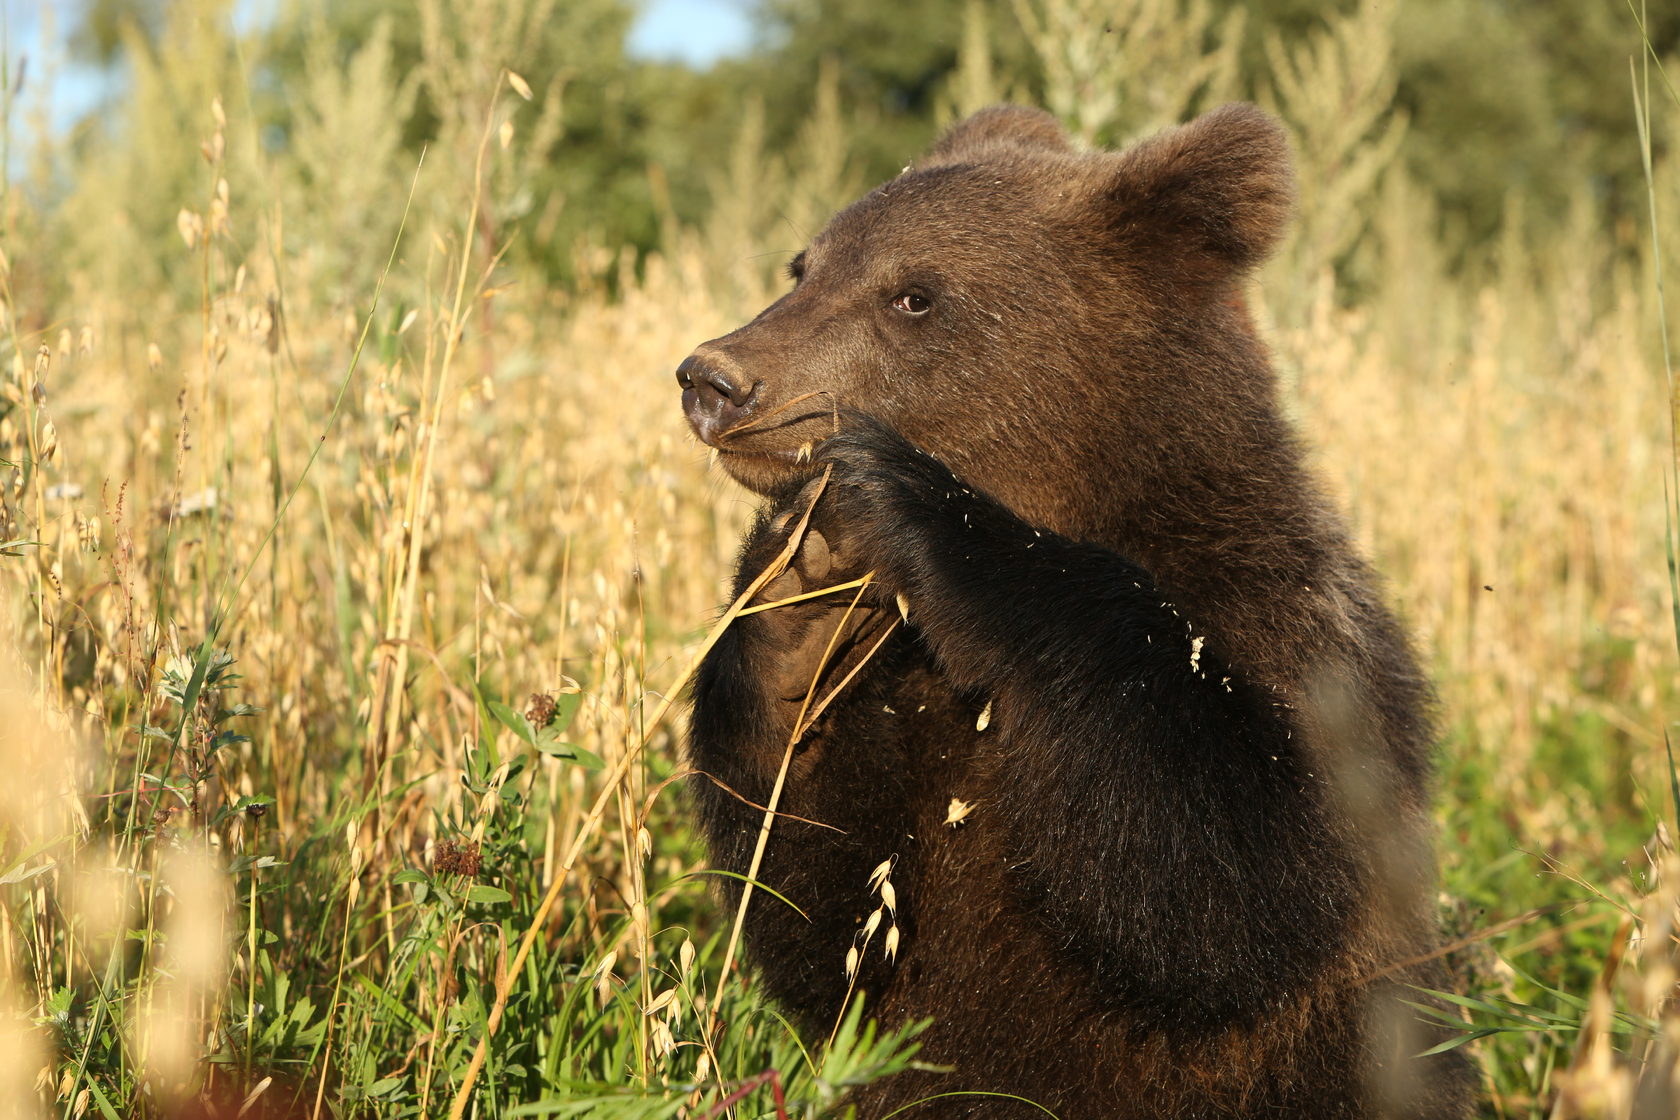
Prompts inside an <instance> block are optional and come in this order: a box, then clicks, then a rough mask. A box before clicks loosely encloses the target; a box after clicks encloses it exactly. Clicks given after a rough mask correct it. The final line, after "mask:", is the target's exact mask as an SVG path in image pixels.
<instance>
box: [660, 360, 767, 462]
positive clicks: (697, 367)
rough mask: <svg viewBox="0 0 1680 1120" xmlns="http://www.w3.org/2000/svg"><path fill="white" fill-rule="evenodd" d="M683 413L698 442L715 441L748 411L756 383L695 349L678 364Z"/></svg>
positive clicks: (742, 418)
mask: <svg viewBox="0 0 1680 1120" xmlns="http://www.w3.org/2000/svg"><path fill="white" fill-rule="evenodd" d="M677 384H679V385H681V386H682V391H683V394H682V402H683V412H684V414H685V415H687V416H688V423H689V426H690V427H692V428H693V429H694V434H695V435H697V436H699V437H700V442H701V443H706V444H715V443H716V442H717V440H718V438H719V437H720V436H723V435H726V434H728V432H729V430H730V429H731V428H732V427H734V426H735V425H736V424H739V423H740V422H741V421H742V420H744V419H745V418H746V416H747V413H748V412H749V411H751V409H752V405H753V401H754V400H755V399H756V398H757V396H758V385H757V384H756V383H749V382H748V380H747V378H746V377H744V376H742V374H741V373H740V371H738V370H733V369H730V368H729V367H728V366H727V365H726V364H725V363H724V362H722V361H719V360H718V359H717V358H716V357H715V356H713V355H708V354H705V353H703V352H702V351H700V350H696V351H695V352H694V353H692V354H690V355H689V356H688V357H686V358H684V359H683V362H682V365H680V366H678V367H677Z"/></svg>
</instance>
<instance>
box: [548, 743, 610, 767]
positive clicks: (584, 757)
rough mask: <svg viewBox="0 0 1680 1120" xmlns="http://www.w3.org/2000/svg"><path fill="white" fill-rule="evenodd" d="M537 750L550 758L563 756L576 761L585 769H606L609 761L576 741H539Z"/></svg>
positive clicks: (569, 760) (567, 759)
mask: <svg viewBox="0 0 1680 1120" xmlns="http://www.w3.org/2000/svg"><path fill="white" fill-rule="evenodd" d="M536 746H537V750H539V751H541V752H542V753H543V754H546V755H548V756H549V757H550V758H563V759H565V760H566V761H567V762H575V763H577V764H578V765H579V766H581V767H583V768H584V769H585V770H604V769H606V765H607V762H606V760H605V759H604V758H602V757H601V756H600V755H598V754H596V753H595V752H594V751H591V750H585V749H584V748H583V747H580V746H578V745H577V744H576V743H538V744H537V745H536Z"/></svg>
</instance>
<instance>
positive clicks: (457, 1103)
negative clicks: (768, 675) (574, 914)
mask: <svg viewBox="0 0 1680 1120" xmlns="http://www.w3.org/2000/svg"><path fill="white" fill-rule="evenodd" d="M828 474H829V472H827V471H824V473H823V476H822V480H821V482H820V483H819V485H818V487H817V492H816V494H815V495H814V496H813V498H812V503H811V506H810V507H808V508H807V509H806V510H805V513H804V514H803V515H802V516H801V517H800V519H799V523H798V524H797V525H795V526H794V528H793V531H792V532H791V533H789V534H788V539H787V544H785V545H784V546H783V547H782V551H781V552H780V553H779V554H777V556H776V558H775V559H774V560H772V561H771V562H770V563H769V564H768V565H767V566H766V567H765V569H764V571H762V572H760V573H759V574H758V577H757V578H756V579H754V580H753V581H752V583H750V584H748V585H747V588H746V590H744V591H742V592H741V594H740V596H739V597H738V598H737V599H736V600H735V602H734V603H732V604H730V607H729V609H728V610H726V611H724V612H723V617H722V618H720V619H718V621H717V623H716V625H714V626H713V627H712V629H711V631H710V632H709V633H708V634H707V635H706V639H705V641H703V642H701V643H700V647H699V648H698V649H696V650H695V651H694V653H693V655H692V656H691V657H690V658H689V660H688V664H687V665H685V666H684V667H683V671H682V672H681V673H679V674H678V675H677V679H676V680H675V681H673V682H672V684H671V686H670V687H669V688H667V689H666V690H665V693H664V695H663V696H662V697H661V698H660V701H659V706H658V707H657V708H655V709H654V712H653V715H652V716H651V717H650V718H649V719H648V721H647V723H646V724H645V725H644V726H643V728H642V731H641V735H640V737H639V738H638V739H637V741H636V742H635V744H634V745H633V746H632V747H631V749H629V750H627V751H625V752H624V757H622V758H621V759H619V761H618V765H617V766H615V767H613V770H612V773H610V774H608V775H607V779H606V781H605V783H603V785H602V786H601V791H600V792H599V793H598V794H596V796H595V801H594V803H593V804H591V805H590V807H589V812H588V814H587V815H586V816H585V817H584V819H583V823H582V824H580V825H579V826H578V830H577V834H576V835H575V836H574V837H573V839H572V845H571V847H570V848H569V849H567V851H566V858H565V859H563V860H561V861H560V867H559V869H558V870H557V871H556V872H555V875H554V880H553V882H551V883H550V884H549V886H548V890H547V891H546V892H545V893H544V894H543V897H542V901H541V902H540V903H538V904H537V910H536V913H535V914H533V915H532V916H531V922H530V924H529V925H528V926H527V927H526V929H525V935H524V936H523V937H521V938H520V939H519V950H518V952H516V953H515V954H514V957H513V962H512V964H510V965H509V966H508V967H507V968H506V969H505V970H502V971H501V972H500V973H499V975H498V976H497V979H496V1000H495V1003H493V1004H492V1005H491V1007H490V1015H489V1018H488V1020H487V1021H486V1023H485V1026H484V1035H483V1036H482V1037H481V1038H480V1039H479V1040H478V1046H477V1047H476V1048H475V1049H474V1050H473V1056H472V1061H471V1062H469V1063H468V1064H467V1071H466V1073H465V1074H463V1075H462V1078H461V1087H460V1089H459V1090H457V1091H456V1093H455V1100H454V1102H453V1103H451V1104H450V1106H449V1117H450V1120H460V1118H461V1117H462V1116H463V1115H464V1114H465V1112H466V1108H467V1100H468V1099H469V1098H470V1097H471V1096H472V1090H473V1085H474V1084H475V1083H476V1082H477V1080H478V1075H479V1073H480V1072H482V1071H483V1069H484V1061H485V1059H486V1058H487V1057H488V1056H489V1052H490V1039H491V1038H492V1037H494V1035H495V1033H496V1028H497V1027H499V1026H501V1023H502V1016H503V1015H504V1014H505V1013H506V1011H507V1001H508V997H509V996H510V995H511V994H512V991H513V978H514V977H516V976H518V975H519V974H520V971H521V970H522V969H523V968H524V967H525V958H526V957H528V956H529V955H530V953H531V947H532V946H533V945H534V944H536V940H537V935H538V933H540V932H541V930H542V928H543V923H544V922H545V921H546V920H547V918H548V912H549V911H550V910H551V909H553V908H554V903H555V902H556V900H558V899H559V897H560V891H561V889H562V888H563V887H564V886H565V885H566V880H567V878H568V877H569V876H570V875H571V872H572V868H573V867H574V866H576V864H577V861H578V857H579V856H580V855H582V854H583V849H584V845H585V844H587V843H588V842H589V840H590V839H591V837H593V836H594V834H595V829H596V827H597V826H598V825H599V824H600V822H601V818H602V817H603V816H604V815H605V813H606V811H607V806H608V804H609V803H610V802H611V801H612V800H613V798H614V796H615V795H616V794H617V792H618V787H619V783H621V782H622V781H624V779H625V777H626V776H628V775H629V773H630V770H631V768H632V767H633V766H635V764H636V762H637V761H638V760H639V759H640V758H641V755H642V751H643V750H645V749H646V748H647V744H648V740H649V739H650V738H652V736H653V733H654V731H655V730H657V729H658V727H659V725H660V724H661V723H663V722H664V719H665V717H666V715H667V714H669V712H670V710H671V706H672V704H674V703H675V702H676V699H677V697H679V696H681V695H682V691H683V689H684V688H686V687H688V680H689V678H690V677H692V676H693V675H694V670H695V669H697V668H699V665H700V662H701V661H702V660H703V659H704V658H705V656H706V654H708V653H710V652H711V649H712V647H713V646H714V645H716V644H717V640H718V639H719V638H720V637H722V636H723V632H724V631H725V630H727V629H728V628H729V625H730V623H732V622H734V621H735V619H736V618H737V617H738V616H739V615H740V613H741V611H742V609H743V608H744V607H745V606H746V605H747V603H748V602H750V601H751V599H752V597H753V596H754V595H757V594H758V593H759V592H760V591H761V590H763V589H764V586H765V585H766V584H767V583H769V582H770V581H771V580H773V579H775V578H776V577H777V576H779V575H781V574H782V573H783V572H784V571H786V570H787V566H788V564H789V563H791V562H792V560H793V557H794V554H795V553H796V552H798V550H799V544H800V542H801V541H802V540H803V539H804V536H805V527H806V526H807V525H808V524H809V523H810V520H811V510H812V509H813V508H815V506H816V499H817V498H820V497H821V496H822V491H823V487H825V486H827V484H828ZM774 804H775V803H774V801H772V802H771V807H772V808H774ZM760 845H761V847H762V839H761V841H760ZM755 866H756V861H755ZM748 889H749V890H750V889H751V884H750V883H749V884H748ZM725 970H726V971H727V965H726V966H725ZM720 983H721V981H720Z"/></svg>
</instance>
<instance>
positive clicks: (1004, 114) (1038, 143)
mask: <svg viewBox="0 0 1680 1120" xmlns="http://www.w3.org/2000/svg"><path fill="white" fill-rule="evenodd" d="M1072 150H1073V149H1072V147H1070V146H1069V144H1068V139H1067V134H1066V133H1065V132H1063V131H1062V126H1061V125H1060V124H1059V123H1057V121H1056V118H1055V117H1053V116H1051V115H1050V114H1049V113H1046V112H1045V111H1044V110H1043V109H1028V108H1024V107H1023V106H1020V105H993V106H992V107H991V108H989V109H981V110H980V111H979V112H978V113H975V114H973V115H972V116H970V117H967V118H965V119H963V120H960V121H958V122H957V123H956V124H954V125H952V126H951V127H950V128H948V129H946V131H945V135H943V136H941V137H940V138H939V140H938V142H937V143H935V144H934V146H933V147H931V148H929V149H928V152H927V154H926V155H924V156H923V157H922V158H921V159H919V160H917V161H916V164H915V165H916V166H917V167H919V168H927V167H938V166H940V165H943V164H952V163H970V162H973V161H976V160H983V159H985V158H987V157H988V156H992V157H996V156H1000V155H1006V154H1008V153H1010V152H1011V151H1027V152H1035V151H1036V152H1070V151H1072Z"/></svg>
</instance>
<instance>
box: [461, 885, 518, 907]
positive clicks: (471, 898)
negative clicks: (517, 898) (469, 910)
mask: <svg viewBox="0 0 1680 1120" xmlns="http://www.w3.org/2000/svg"><path fill="white" fill-rule="evenodd" d="M467 901H468V902H486V903H496V902H512V901H513V895H511V894H509V893H508V892H507V891H504V890H503V889H502V888H501V887H492V886H490V885H488V884H486V883H474V884H473V885H472V886H470V887H468V888H467Z"/></svg>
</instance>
